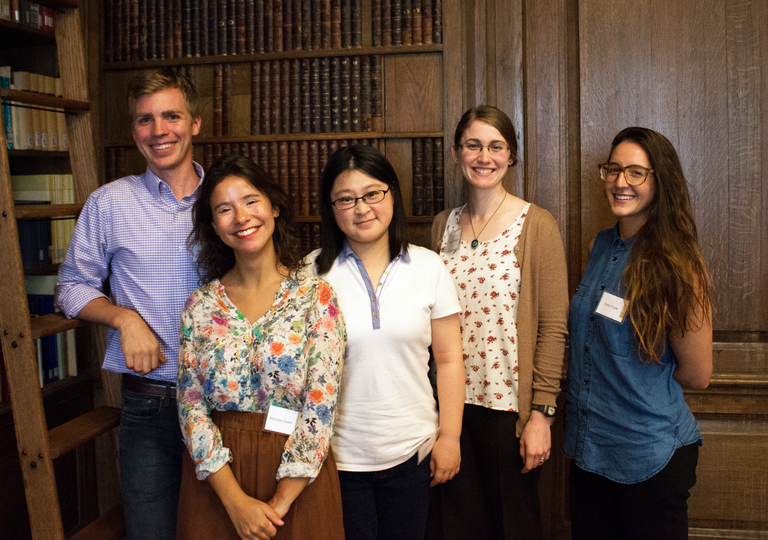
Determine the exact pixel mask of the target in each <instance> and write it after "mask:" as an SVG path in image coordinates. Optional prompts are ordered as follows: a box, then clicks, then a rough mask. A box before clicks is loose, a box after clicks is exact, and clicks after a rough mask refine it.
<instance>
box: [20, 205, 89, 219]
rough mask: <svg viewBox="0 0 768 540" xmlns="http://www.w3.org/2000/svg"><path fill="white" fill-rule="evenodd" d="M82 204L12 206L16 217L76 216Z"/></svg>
mask: <svg viewBox="0 0 768 540" xmlns="http://www.w3.org/2000/svg"><path fill="white" fill-rule="evenodd" d="M82 209H83V205H82V204H79V203H77V204H30V205H22V206H16V207H14V214H15V216H16V219H22V218H47V217H65V216H77V215H78V214H80V212H81V211H82Z"/></svg>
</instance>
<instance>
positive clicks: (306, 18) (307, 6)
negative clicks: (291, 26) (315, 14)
mask: <svg viewBox="0 0 768 540" xmlns="http://www.w3.org/2000/svg"><path fill="white" fill-rule="evenodd" d="M301 48H302V50H305V51H311V50H312V2H311V0H302V2H301Z"/></svg>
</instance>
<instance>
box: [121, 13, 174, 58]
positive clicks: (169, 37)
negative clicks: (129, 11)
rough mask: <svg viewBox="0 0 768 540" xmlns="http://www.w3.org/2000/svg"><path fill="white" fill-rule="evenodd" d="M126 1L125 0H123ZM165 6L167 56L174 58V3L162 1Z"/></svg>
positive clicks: (164, 23) (165, 45)
mask: <svg viewBox="0 0 768 540" xmlns="http://www.w3.org/2000/svg"><path fill="white" fill-rule="evenodd" d="M123 1H125V0H123ZM160 4H162V5H163V6H164V13H165V16H164V17H163V27H164V28H165V29H164V31H163V35H164V36H165V41H164V42H163V44H164V49H165V58H168V59H170V58H173V3H172V2H160Z"/></svg>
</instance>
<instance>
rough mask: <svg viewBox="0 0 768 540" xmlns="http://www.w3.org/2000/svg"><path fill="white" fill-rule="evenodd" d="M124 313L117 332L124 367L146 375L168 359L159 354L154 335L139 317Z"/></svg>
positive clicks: (129, 312)
mask: <svg viewBox="0 0 768 540" xmlns="http://www.w3.org/2000/svg"><path fill="white" fill-rule="evenodd" d="M124 311H125V313H124V314H123V315H122V316H121V317H120V320H119V321H118V324H117V330H118V332H120V347H121V348H122V349H123V355H124V356H125V367H127V368H128V369H132V370H133V371H134V372H136V373H139V374H141V375H146V374H147V373H149V372H150V371H152V370H154V369H157V366H159V365H160V364H165V363H166V362H167V361H168V359H167V358H164V357H163V355H162V354H161V352H160V347H159V346H158V344H157V338H155V334H154V333H153V332H152V330H150V328H149V326H147V323H146V322H144V319H142V318H141V315H139V314H138V313H136V312H134V311H130V310H127V309H126V310H124Z"/></svg>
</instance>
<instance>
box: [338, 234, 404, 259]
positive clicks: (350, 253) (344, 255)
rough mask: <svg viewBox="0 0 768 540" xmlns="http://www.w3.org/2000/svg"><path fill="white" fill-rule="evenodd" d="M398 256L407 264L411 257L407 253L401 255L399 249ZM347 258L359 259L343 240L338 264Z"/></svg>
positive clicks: (401, 251) (401, 249)
mask: <svg viewBox="0 0 768 540" xmlns="http://www.w3.org/2000/svg"><path fill="white" fill-rule="evenodd" d="M400 255H401V257H400V259H401V260H403V261H405V262H407V263H409V262H411V255H410V254H409V253H408V252H407V251H406V252H405V253H403V248H400ZM348 257H352V258H354V259H359V257H358V256H357V255H355V252H354V251H352V248H351V247H349V244H348V243H347V241H346V240H344V247H342V248H341V253H339V256H338V259H339V262H344V261H345V260H347V258H348Z"/></svg>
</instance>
